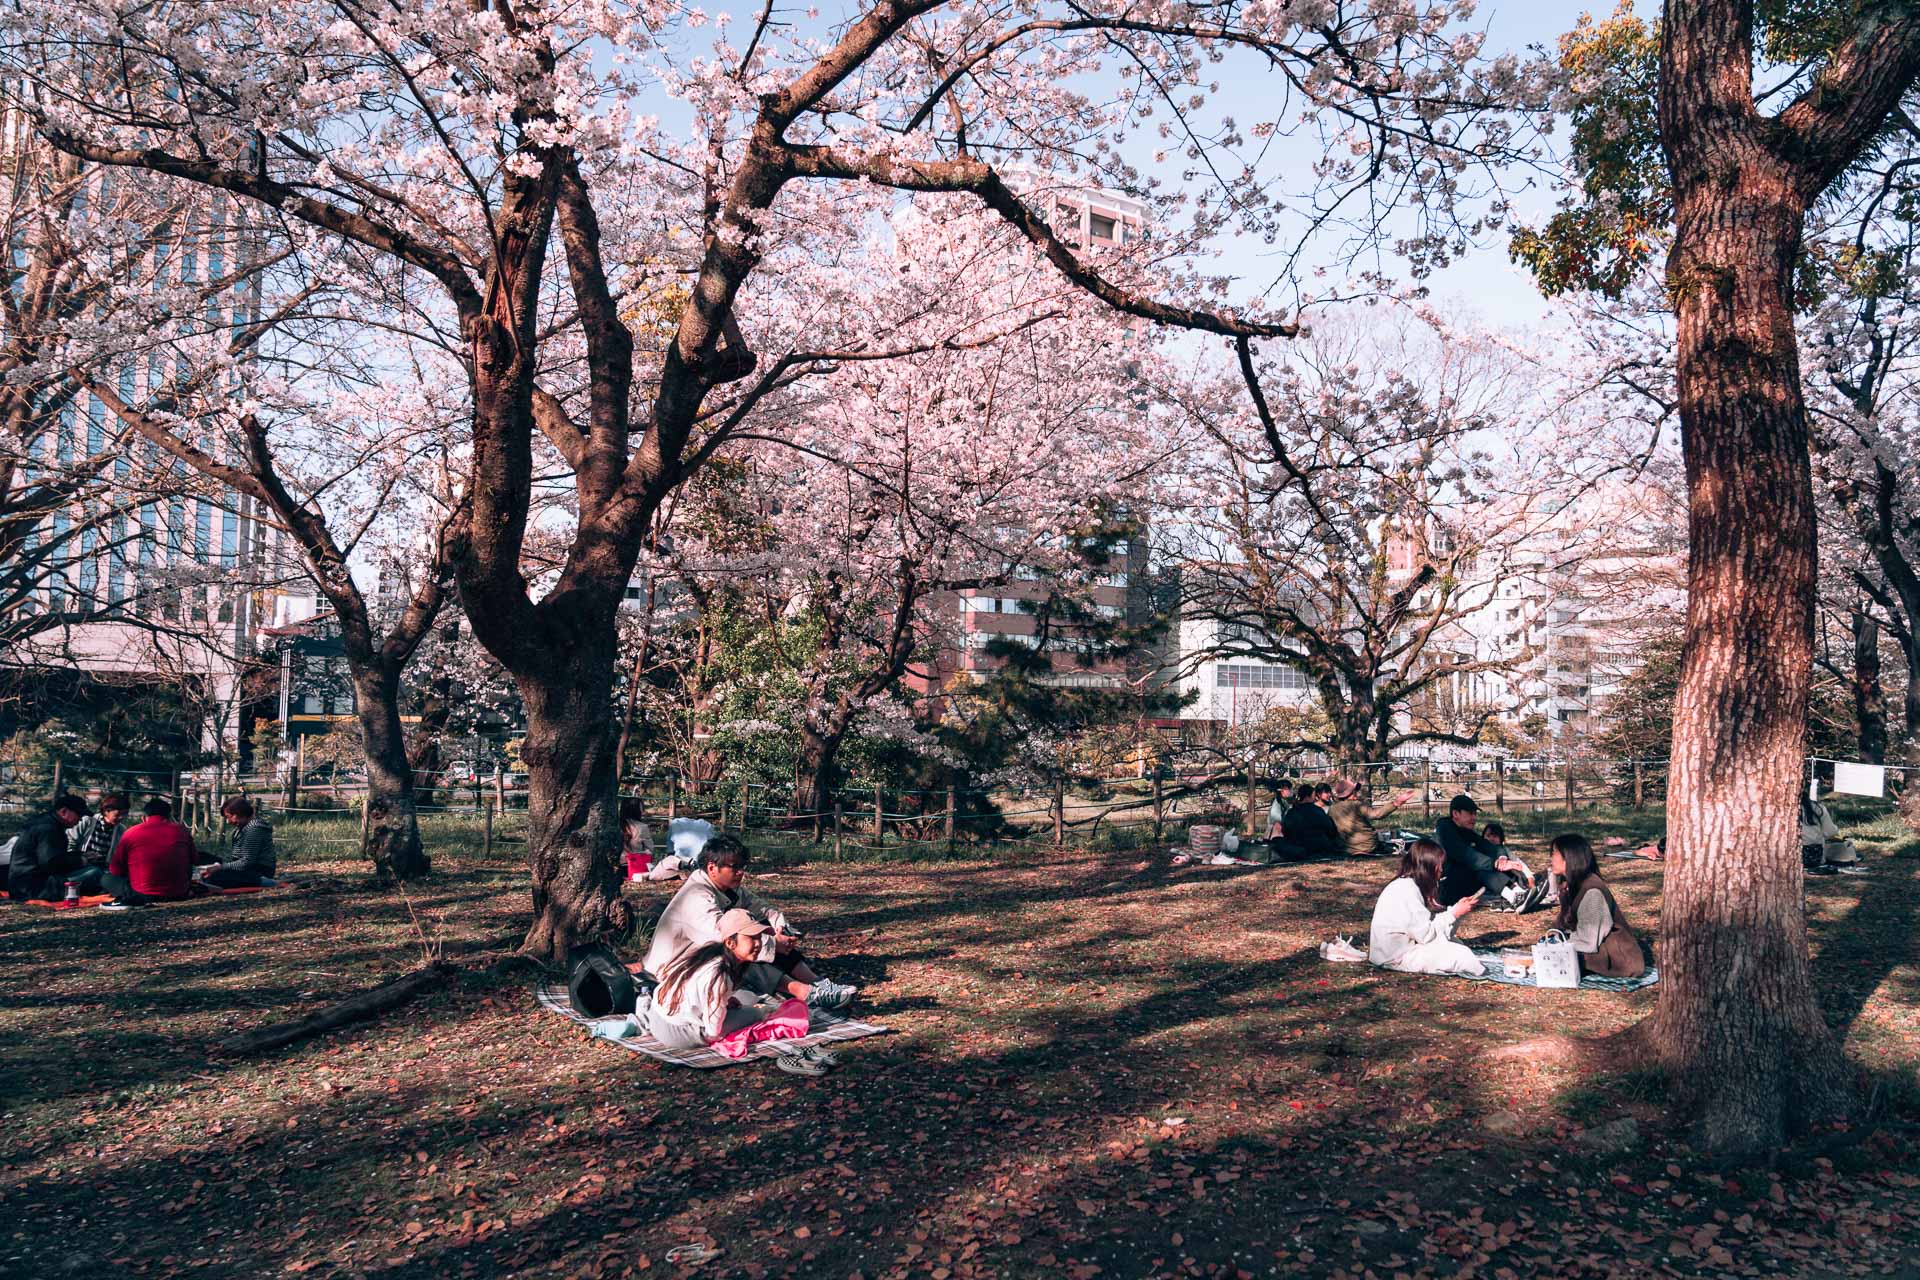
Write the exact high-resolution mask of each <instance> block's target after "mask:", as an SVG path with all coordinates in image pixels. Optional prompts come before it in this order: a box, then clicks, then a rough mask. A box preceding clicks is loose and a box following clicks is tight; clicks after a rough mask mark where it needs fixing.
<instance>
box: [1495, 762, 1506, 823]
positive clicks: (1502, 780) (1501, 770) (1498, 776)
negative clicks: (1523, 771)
mask: <svg viewBox="0 0 1920 1280" xmlns="http://www.w3.org/2000/svg"><path fill="white" fill-rule="evenodd" d="M1493 807H1494V808H1496V809H1498V810H1499V811H1500V812H1501V813H1505V812H1506V811H1507V762H1506V761H1505V760H1502V759H1501V758H1500V757H1498V756H1495V757H1494V758H1493Z"/></svg>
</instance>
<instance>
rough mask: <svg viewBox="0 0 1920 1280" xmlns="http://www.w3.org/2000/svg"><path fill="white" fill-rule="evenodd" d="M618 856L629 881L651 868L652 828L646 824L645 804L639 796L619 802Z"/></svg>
mask: <svg viewBox="0 0 1920 1280" xmlns="http://www.w3.org/2000/svg"><path fill="white" fill-rule="evenodd" d="M620 856H621V858H622V859H623V860H624V861H625V863H626V867H627V878H628V879H631V880H637V879H639V878H640V877H641V876H643V875H645V874H646V873H647V872H648V870H650V869H651V868H652V866H653V828H652V827H651V826H650V825H648V823H647V803H646V801H644V800H642V799H641V798H640V797H639V796H629V797H627V798H626V799H625V800H622V801H621V802H620Z"/></svg>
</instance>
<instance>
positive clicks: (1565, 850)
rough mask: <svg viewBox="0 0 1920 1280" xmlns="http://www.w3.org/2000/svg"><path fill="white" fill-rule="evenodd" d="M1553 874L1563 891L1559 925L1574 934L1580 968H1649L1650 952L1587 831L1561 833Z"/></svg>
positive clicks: (1622, 971)
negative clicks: (1597, 860)
mask: <svg viewBox="0 0 1920 1280" xmlns="http://www.w3.org/2000/svg"><path fill="white" fill-rule="evenodd" d="M1551 866H1552V869H1553V874H1554V876H1555V878H1556V879H1557V880H1558V882H1559V883H1560V884H1561V885H1562V886H1563V887H1562V888H1561V890H1560V918H1559V919H1558V920H1557V921H1555V922H1554V927H1555V928H1557V929H1559V930H1560V932H1562V933H1564V934H1566V935H1567V937H1569V938H1571V939H1573V950H1574V953H1575V954H1577V955H1578V956H1579V957H1580V971H1581V972H1582V973H1591V974H1595V975H1597V976H1599V977H1602V978H1637V977H1639V976H1640V975H1641V974H1643V973H1645V972H1646V971H1647V953H1646V951H1645V949H1644V948H1642V947H1641V945H1640V939H1639V938H1637V937H1635V936H1634V933H1633V929H1632V927H1631V926H1630V925H1628V924H1627V918H1626V916H1624V915H1622V914H1621V911H1620V904H1619V903H1617V902H1615V901H1614V900H1613V890H1611V889H1609V888H1607V882H1606V881H1604V880H1602V879H1601V878H1600V870H1599V868H1598V867H1597V866H1596V865H1595V864H1594V860H1593V845H1592V843H1591V842H1590V841H1588V839H1587V838H1586V837H1585V836H1580V835H1564V836H1556V837H1554V841H1553V858H1552V862H1551Z"/></svg>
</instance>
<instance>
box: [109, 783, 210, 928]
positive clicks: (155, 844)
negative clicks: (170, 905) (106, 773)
mask: <svg viewBox="0 0 1920 1280" xmlns="http://www.w3.org/2000/svg"><path fill="white" fill-rule="evenodd" d="M192 874H193V835H192V833H190V832H189V831H188V830H187V829H186V828H185V827H183V826H181V825H180V824H179V823H177V822H175V821H174V820H173V806H172V805H170V804H168V803H167V802H166V801H165V800H161V799H158V798H155V799H152V800H149V801H147V816H146V819H145V820H144V821H142V822H141V823H139V824H138V825H137V826H134V827H131V828H129V829H128V831H127V833H126V834H125V835H123V836H121V837H120V843H119V844H117V845H115V846H114V848H113V857H112V859H111V860H110V861H109V862H108V863H107V874H106V878H105V880H104V881H103V883H102V887H103V888H104V889H106V891H107V892H108V893H110V894H112V895H113V901H112V902H110V903H108V904H107V905H106V906H105V907H103V908H102V910H121V911H124V910H126V909H127V908H128V907H137V906H140V905H141V904H143V903H147V902H170V901H173V900H176V899H179V898H185V897H188V896H190V895H191V894H192V893H193V883H192Z"/></svg>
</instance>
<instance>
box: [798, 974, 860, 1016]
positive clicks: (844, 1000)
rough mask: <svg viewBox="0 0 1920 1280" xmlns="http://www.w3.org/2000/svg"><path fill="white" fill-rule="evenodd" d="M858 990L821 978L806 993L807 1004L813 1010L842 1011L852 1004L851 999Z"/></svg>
mask: <svg viewBox="0 0 1920 1280" xmlns="http://www.w3.org/2000/svg"><path fill="white" fill-rule="evenodd" d="M859 990H860V988H858V987H849V986H847V985H845V984H844V983H839V982H833V981H830V980H828V979H826V978H822V979H820V981H818V982H816V983H814V984H813V987H812V988H811V989H810V990H809V991H808V992H807V1003H808V1004H809V1005H811V1006H812V1007H813V1008H815V1009H844V1008H846V1007H847V1006H848V1005H850V1004H852V1003H853V997H854V996H855V994H857V993H858V992H859Z"/></svg>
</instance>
